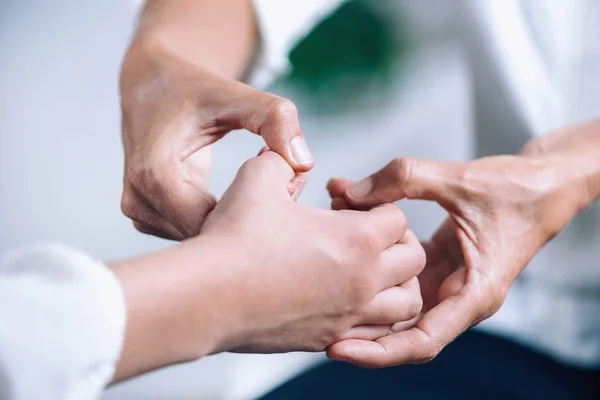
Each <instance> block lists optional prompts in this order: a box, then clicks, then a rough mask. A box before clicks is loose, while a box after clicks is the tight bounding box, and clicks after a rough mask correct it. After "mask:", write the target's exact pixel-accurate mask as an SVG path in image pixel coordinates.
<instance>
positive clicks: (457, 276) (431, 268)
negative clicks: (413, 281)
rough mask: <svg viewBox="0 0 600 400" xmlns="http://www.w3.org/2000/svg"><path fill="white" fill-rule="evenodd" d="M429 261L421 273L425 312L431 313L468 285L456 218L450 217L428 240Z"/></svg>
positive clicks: (426, 249)
mask: <svg viewBox="0 0 600 400" xmlns="http://www.w3.org/2000/svg"><path fill="white" fill-rule="evenodd" d="M423 247H424V249H425V252H426V254H427V264H426V265H425V269H424V270H423V272H421V274H420V275H419V284H420V285H421V293H422V296H423V311H424V312H427V311H429V310H431V309H432V308H433V307H435V306H436V305H437V304H439V303H440V302H441V301H443V300H444V299H446V298H447V297H449V296H452V295H454V294H456V293H458V291H459V290H460V289H461V288H462V287H463V286H464V283H465V278H466V265H465V261H464V257H463V253H462V249H461V246H460V242H459V240H458V238H457V235H456V231H455V226H454V223H453V222H452V220H451V219H450V218H449V219H447V220H446V221H445V222H444V223H443V224H442V225H441V226H440V228H439V229H438V230H437V232H436V233H435V234H434V235H433V237H432V238H431V240H430V241H428V242H424V243H423Z"/></svg>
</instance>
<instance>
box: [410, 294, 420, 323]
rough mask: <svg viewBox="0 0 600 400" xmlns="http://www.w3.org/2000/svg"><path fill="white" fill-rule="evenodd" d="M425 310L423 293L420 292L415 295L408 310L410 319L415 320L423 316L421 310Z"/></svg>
mask: <svg viewBox="0 0 600 400" xmlns="http://www.w3.org/2000/svg"><path fill="white" fill-rule="evenodd" d="M422 309H423V298H422V297H421V292H420V291H418V292H416V293H414V295H413V298H412V301H411V302H410V304H409V306H408V310H407V316H408V318H409V319H413V318H416V317H418V316H419V314H421V310H422Z"/></svg>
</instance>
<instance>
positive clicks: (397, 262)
mask: <svg viewBox="0 0 600 400" xmlns="http://www.w3.org/2000/svg"><path fill="white" fill-rule="evenodd" d="M377 264H378V265H377V269H378V271H379V272H378V276H379V277H381V278H380V279H381V282H380V289H386V288H389V287H391V286H395V285H400V284H403V283H404V282H408V281H410V280H411V279H413V278H414V277H416V276H418V275H419V274H420V273H421V271H423V268H424V267H425V251H424V250H423V247H422V246H421V245H420V244H419V243H418V242H417V245H412V244H411V245H407V244H395V245H393V246H391V247H390V248H388V249H387V250H385V251H383V252H382V253H381V255H380V256H379V260H378V263H377Z"/></svg>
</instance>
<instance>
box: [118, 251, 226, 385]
mask: <svg viewBox="0 0 600 400" xmlns="http://www.w3.org/2000/svg"><path fill="white" fill-rule="evenodd" d="M195 240H196V239H195ZM213 247H215V246H214V245H213V244H211V243H209V242H208V241H207V242H205V243H202V242H200V245H199V244H198V243H195V244H194V247H193V248H192V247H191V246H186V245H185V244H184V245H181V246H177V247H175V248H172V249H170V250H167V251H164V252H161V253H157V254H153V255H149V256H144V257H141V258H137V259H133V260H129V261H122V262H116V263H113V264H112V265H110V268H111V269H112V270H113V272H114V273H115V275H116V276H117V278H118V279H119V281H120V282H121V285H122V287H123V292H124V294H125V302H126V307H127V328H126V334H125V342H124V347H123V351H122V353H121V358H120V360H119V363H118V365H117V369H116V373H115V376H114V378H113V381H114V382H116V381H120V380H123V379H126V378H129V377H133V376H136V375H139V374H142V373H144V372H148V371H151V370H154V369H157V368H160V367H164V366H167V365H172V364H176V363H181V362H186V361H191V360H195V359H198V358H201V357H202V356H205V355H208V354H212V353H214V352H217V351H220V350H221V345H222V340H223V333H224V331H225V330H226V329H227V327H225V323H224V321H225V319H226V318H227V315H225V313H222V312H221V311H220V309H219V306H220V304H218V303H219V301H218V299H219V297H218V296H219V292H223V291H224V290H226V289H225V288H224V287H223V285H222V282H219V281H218V280H219V279H220V278H219V274H218V271H219V269H220V267H223V265H222V263H223V261H222V260H217V259H216V257H215V256H213V255H214V254H216V253H215V251H213Z"/></svg>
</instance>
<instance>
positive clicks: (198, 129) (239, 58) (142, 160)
mask: <svg viewBox="0 0 600 400" xmlns="http://www.w3.org/2000/svg"><path fill="white" fill-rule="evenodd" d="M254 18H255V17H254V10H253V8H252V3H251V0H180V1H160V0H149V1H148V2H147V3H146V7H145V9H144V12H143V13H142V15H141V19H140V24H139V27H138V30H137V32H136V35H135V37H134V39H133V41H132V43H131V46H130V48H129V50H128V52H127V54H126V56H125V59H124V61H123V66H122V70H121V79H120V92H121V109H122V117H123V118H122V128H123V146H124V150H125V176H124V185H123V196H122V201H121V208H122V210H123V212H124V214H125V215H127V216H128V217H129V218H131V219H132V220H133V222H134V225H135V227H136V228H137V229H138V230H140V231H141V232H144V233H148V234H153V235H156V236H161V237H165V238H169V239H175V240H182V239H184V238H189V237H193V236H196V235H197V234H198V233H199V232H200V229H201V227H202V223H203V221H204V219H205V217H206V215H207V214H208V213H209V212H210V211H211V210H212V209H213V208H214V206H215V204H216V200H215V198H214V197H213V196H212V195H211V194H210V192H209V191H208V180H209V175H210V166H211V152H210V145H211V144H212V143H214V142H215V141H217V140H219V139H220V138H222V137H223V136H224V135H225V134H227V133H228V132H229V131H231V130H235V129H247V130H249V131H250V132H253V133H255V134H258V135H260V136H262V137H263V138H264V140H265V142H266V144H267V146H268V147H269V148H270V149H272V150H273V151H275V152H277V153H278V154H280V155H281V156H282V157H283V158H284V159H285V160H286V161H287V162H288V164H289V165H290V166H292V168H294V169H295V171H296V172H305V171H308V170H310V169H311V168H312V166H313V165H314V160H313V157H312V155H311V154H310V152H309V150H308V148H307V146H306V142H305V141H304V138H303V135H302V131H301V129H300V125H299V122H298V115H297V111H296V107H295V106H294V104H293V103H292V102H291V101H289V100H287V99H284V98H281V97H278V96H275V95H272V94H270V93H265V92H260V91H257V90H254V89H252V88H250V87H248V86H246V85H244V84H242V83H240V82H238V81H237V79H238V78H239V77H240V76H241V75H242V73H243V71H244V69H245V66H246V65H248V63H249V62H250V59H251V57H252V52H253V49H254V47H255V45H256V41H257V38H256V36H257V34H256V29H257V27H256V22H255V20H254Z"/></svg>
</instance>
